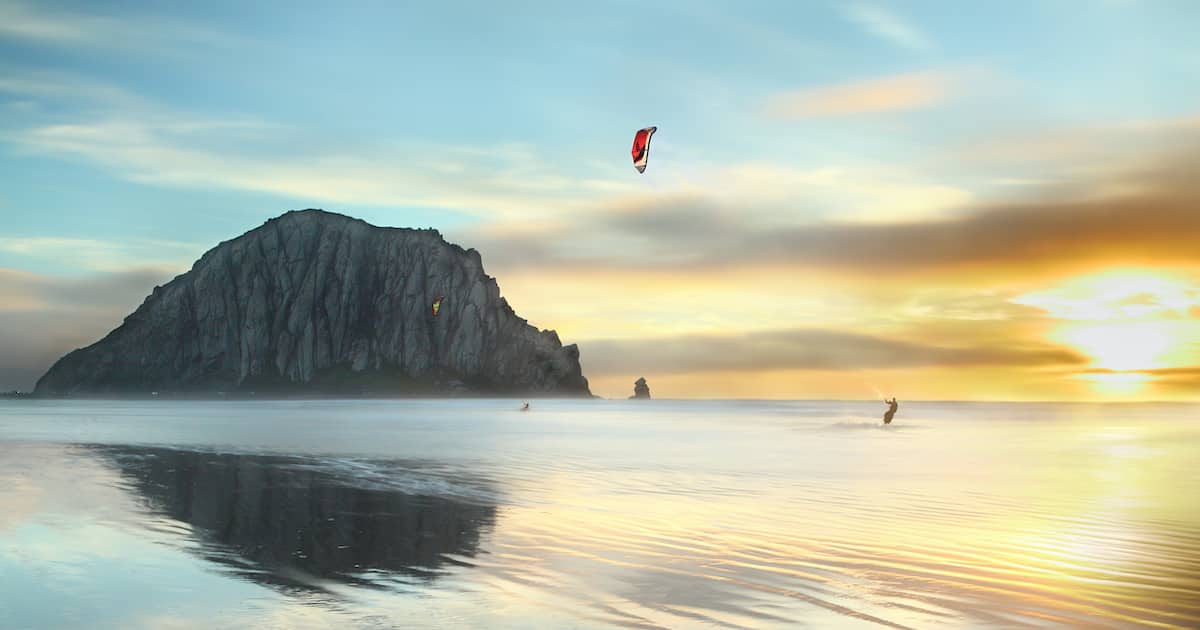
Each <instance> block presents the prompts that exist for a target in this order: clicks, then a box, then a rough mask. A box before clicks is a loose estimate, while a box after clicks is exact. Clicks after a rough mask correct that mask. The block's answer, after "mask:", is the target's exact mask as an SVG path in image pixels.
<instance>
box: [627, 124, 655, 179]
mask: <svg viewBox="0 0 1200 630" xmlns="http://www.w3.org/2000/svg"><path fill="white" fill-rule="evenodd" d="M655 131H658V127H646V128H645V129H638V132H637V133H636V134H634V135H633V167H634V168H636V169H637V171H638V172H639V173H645V172H646V160H647V159H648V158H649V157H650V136H652V135H654V132H655Z"/></svg>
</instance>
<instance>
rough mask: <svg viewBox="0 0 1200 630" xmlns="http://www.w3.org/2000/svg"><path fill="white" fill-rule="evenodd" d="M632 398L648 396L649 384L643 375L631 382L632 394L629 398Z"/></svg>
mask: <svg viewBox="0 0 1200 630" xmlns="http://www.w3.org/2000/svg"><path fill="white" fill-rule="evenodd" d="M634 398H650V386H649V385H647V384H646V379H645V378H644V377H643V378H639V379H638V380H636V381H634V383H633V395H632V396H630V397H629V399H630V400H633V399H634Z"/></svg>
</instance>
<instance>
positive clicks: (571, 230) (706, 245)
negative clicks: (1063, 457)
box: [477, 153, 1200, 275]
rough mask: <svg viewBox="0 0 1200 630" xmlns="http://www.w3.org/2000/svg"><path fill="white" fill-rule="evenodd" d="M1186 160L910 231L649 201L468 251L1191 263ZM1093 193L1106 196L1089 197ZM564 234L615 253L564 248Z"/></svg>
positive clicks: (706, 199)
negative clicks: (769, 219)
mask: <svg viewBox="0 0 1200 630" xmlns="http://www.w3.org/2000/svg"><path fill="white" fill-rule="evenodd" d="M1195 159H1196V154H1195V153H1189V154H1180V155H1176V156H1172V157H1171V159H1170V161H1168V162H1164V163H1162V164H1160V165H1159V166H1158V167H1157V168H1156V169H1150V170H1145V171H1133V172H1129V173H1125V174H1124V175H1121V176H1115V177H1114V178H1113V179H1111V180H1105V182H1091V183H1090V184H1084V185H1081V189H1080V190H1077V191H1075V192H1074V193H1073V194H1065V193H1057V194H1054V195H1047V196H1044V197H1037V196H1035V197H1031V198H1028V199H1025V200H1018V201H1011V202H1006V203H1003V204H995V203H993V204H982V203H972V204H970V205H969V206H967V207H966V208H963V209H962V210H959V211H958V212H956V213H954V214H953V215H952V216H947V217H938V218H932V219H928V218H927V219H923V220H917V221H905V222H895V221H893V222H876V223H858V224H852V223H846V222H795V221H793V222H776V223H773V224H771V223H764V222H760V221H755V220H753V219H747V218H746V215H747V212H748V210H750V209H748V208H746V207H743V206H740V205H738V204H735V203H730V202H727V201H725V200H723V199H720V198H714V197H711V196H706V195H702V194H699V195H691V196H681V195H677V196H666V195H660V196H657V197H654V198H646V199H644V200H643V201H642V203H640V204H639V205H631V206H623V207H621V208H616V209H614V208H606V209H601V210H597V211H595V212H593V213H591V214H588V215H581V216H578V217H575V218H574V219H573V220H572V221H571V222H570V223H567V224H564V225H563V226H562V227H560V228H558V229H556V230H552V231H548V232H547V231H543V232H540V233H537V234H527V235H513V234H502V235H498V236H493V235H490V234H487V233H481V234H479V235H478V239H477V241H479V242H482V243H484V244H485V245H484V247H486V249H483V248H481V249H482V251H486V252H488V256H487V257H485V262H487V261H489V260H497V259H498V260H499V262H500V264H502V265H518V266H520V265H544V266H549V267H557V266H575V267H579V268H584V269H587V268H598V267H605V268H610V269H614V268H627V269H630V270H636V269H647V268H657V269H662V270H673V271H675V272H683V271H693V272H699V271H701V270H713V269H725V268H756V267H764V266H780V265H783V266H791V267H795V268H814V269H821V270H825V271H829V272H835V271H841V272H848V273H853V274H876V273H879V272H881V271H885V270H886V271H889V272H892V273H938V274H942V275H947V274H954V273H974V272H978V271H980V270H989V269H990V270H993V271H997V270H1003V269H1007V270H1009V272H1012V271H1013V270H1018V269H1026V270H1028V269H1030V268H1039V269H1042V270H1048V269H1053V268H1056V267H1058V268H1066V267H1071V266H1079V265H1083V264H1092V263H1096V262H1102V261H1106V260H1121V261H1123V262H1125V263H1130V264H1136V263H1139V262H1140V263H1162V264H1168V263H1172V262H1173V263H1176V264H1187V263H1192V262H1194V261H1195V260H1196V245H1195V237H1194V235H1195V234H1197V233H1200V212H1196V208H1197V207H1198V206H1200V186H1197V185H1196V184H1195V182H1194V181H1192V180H1190V179H1188V178H1187V177H1185V176H1183V175H1181V173H1185V172H1188V169H1190V168H1192V166H1191V165H1193V164H1194V163H1195ZM1122 182H1131V183H1129V184H1123V183H1122ZM1098 187H1107V188H1109V189H1112V190H1115V191H1118V193H1116V194H1096V193H1095V192H1094V190H1095V189H1096V188H1098ZM795 203H797V204H800V203H803V202H802V201H801V200H797V201H796V202H795ZM574 234H588V235H589V239H590V240H591V241H592V242H595V243H604V242H605V241H606V240H607V241H613V242H624V243H626V244H627V246H626V247H624V248H623V249H620V250H617V249H613V248H605V247H600V248H598V249H597V250H590V249H588V248H584V247H577V246H574V245H570V246H564V245H563V243H571V240H570V236H571V235H574Z"/></svg>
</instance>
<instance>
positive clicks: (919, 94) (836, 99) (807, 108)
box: [767, 72, 954, 119]
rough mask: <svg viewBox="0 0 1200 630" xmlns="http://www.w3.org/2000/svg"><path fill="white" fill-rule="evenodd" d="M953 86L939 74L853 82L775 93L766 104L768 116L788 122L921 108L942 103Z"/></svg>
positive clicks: (946, 76)
mask: <svg viewBox="0 0 1200 630" xmlns="http://www.w3.org/2000/svg"><path fill="white" fill-rule="evenodd" d="M953 83H954V79H953V77H951V76H949V75H947V74H944V73H940V72H916V73H911V74H900V75H894V76H889V77H882V78H876V79H866V80H862V81H852V82H849V83H842V84H839V85H832V86H825V87H817V88H811V89H807V90H799V91H795V92H785V93H783V94H777V95H775V96H773V97H772V98H771V99H770V100H769V101H768V103H767V113H768V114H769V115H770V116H772V117H774V118H781V119H790V118H810V117H819V116H846V115H851V114H867V113H878V112H890V111H905V110H914V109H922V108H925V107H931V106H933V105H937V104H939V103H941V102H942V101H943V100H945V99H946V98H947V97H948V96H949V95H950V94H951V92H952V89H953Z"/></svg>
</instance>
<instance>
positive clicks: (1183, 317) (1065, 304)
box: [1014, 269, 1200, 396]
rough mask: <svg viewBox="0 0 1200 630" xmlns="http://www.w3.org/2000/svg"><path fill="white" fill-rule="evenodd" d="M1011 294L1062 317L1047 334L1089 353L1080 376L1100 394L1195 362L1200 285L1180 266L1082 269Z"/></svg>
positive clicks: (1132, 387) (1127, 389) (1123, 391)
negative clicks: (1060, 279) (1187, 277)
mask: <svg viewBox="0 0 1200 630" xmlns="http://www.w3.org/2000/svg"><path fill="white" fill-rule="evenodd" d="M1014 302H1016V303H1018V304H1024V305H1027V306H1034V307H1037V308H1040V309H1042V310H1044V311H1045V312H1046V313H1047V314H1048V315H1050V316H1051V317H1052V318H1053V319H1055V320H1058V321H1059V323H1058V324H1056V325H1055V326H1054V327H1053V328H1052V329H1051V330H1050V331H1049V332H1048V333H1047V336H1048V337H1049V338H1050V339H1051V340H1052V341H1055V342H1057V343H1063V344H1066V345H1068V346H1070V347H1072V348H1074V349H1076V350H1078V351H1079V352H1081V353H1083V354H1085V355H1086V356H1087V357H1089V358H1090V359H1091V363H1090V365H1089V366H1088V370H1089V371H1088V372H1085V373H1081V374H1077V375H1076V377H1077V378H1080V379H1082V380H1085V381H1087V382H1089V383H1091V384H1092V385H1093V387H1094V389H1095V390H1096V391H1097V392H1098V393H1101V394H1108V395H1114V396H1124V395H1130V394H1134V393H1139V392H1141V391H1143V390H1144V389H1145V388H1146V386H1148V385H1152V384H1153V383H1154V381H1155V377H1154V374H1155V371H1156V370H1164V369H1170V368H1179V367H1185V366H1187V365H1190V362H1191V361H1192V360H1193V359H1194V355H1195V352H1196V349H1197V347H1200V323H1197V321H1196V317H1195V316H1194V314H1195V311H1196V307H1197V305H1198V304H1200V291H1198V290H1197V288H1196V287H1195V284H1194V283H1190V282H1188V281H1187V280H1185V279H1184V278H1183V277H1181V274H1179V273H1175V272H1168V271H1160V270H1153V269H1119V270H1111V271H1106V272H1101V273H1097V274H1092V275H1089V276H1084V277H1078V278H1074V279H1072V280H1069V281H1067V282H1065V283H1063V284H1061V285H1059V286H1057V287H1053V288H1051V289H1047V290H1043V291H1038V292H1034V293H1029V294H1026V295H1023V296H1021V297H1019V298H1017V299H1016V300H1014Z"/></svg>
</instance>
